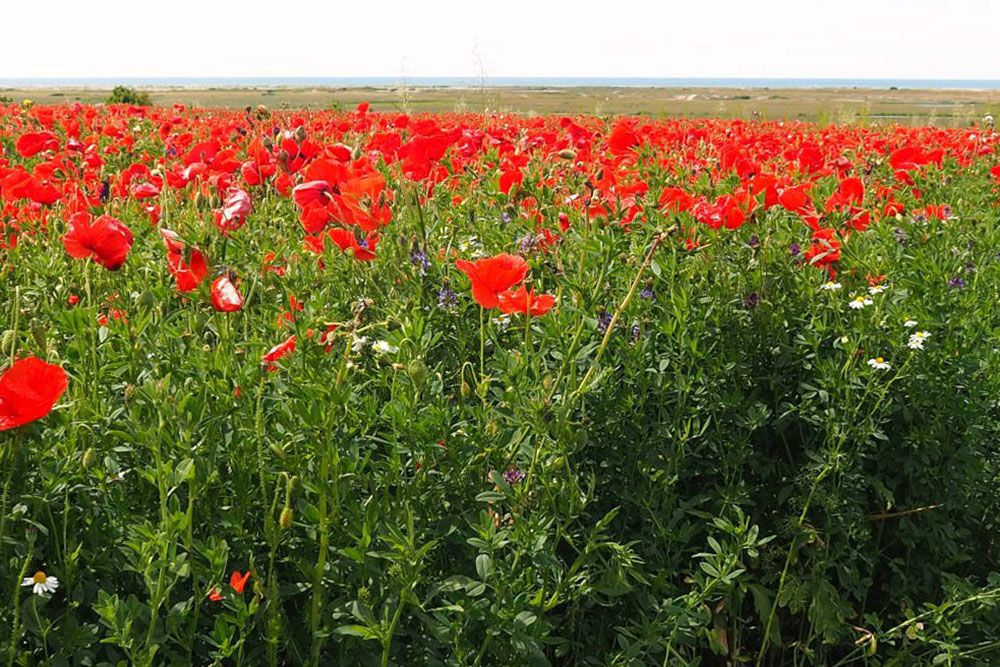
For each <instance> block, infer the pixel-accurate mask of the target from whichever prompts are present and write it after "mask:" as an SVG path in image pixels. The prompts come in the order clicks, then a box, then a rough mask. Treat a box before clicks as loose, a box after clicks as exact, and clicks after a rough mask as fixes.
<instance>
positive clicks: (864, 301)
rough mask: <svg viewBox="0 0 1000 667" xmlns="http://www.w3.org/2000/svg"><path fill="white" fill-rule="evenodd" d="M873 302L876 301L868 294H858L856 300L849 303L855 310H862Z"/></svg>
mask: <svg viewBox="0 0 1000 667" xmlns="http://www.w3.org/2000/svg"><path fill="white" fill-rule="evenodd" d="M873 303H875V302H874V301H872V300H871V299H869V298H868V297H866V296H856V297H854V300H853V301H851V302H850V303H849V304H847V305H848V306H850V307H851V308H852V309H853V310H861V309H862V308H864V307H865V306H870V305H872V304H873Z"/></svg>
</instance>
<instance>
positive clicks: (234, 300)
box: [211, 276, 243, 313]
mask: <svg viewBox="0 0 1000 667" xmlns="http://www.w3.org/2000/svg"><path fill="white" fill-rule="evenodd" d="M211 292H212V308H215V309H216V310H218V311H220V312H223V313H233V312H236V311H237V310H240V309H241V308H243V295H242V294H240V291H239V290H238V289H236V285H234V284H233V281H231V280H230V279H229V277H228V276H219V277H218V278H216V279H215V280H213V281H212V290H211Z"/></svg>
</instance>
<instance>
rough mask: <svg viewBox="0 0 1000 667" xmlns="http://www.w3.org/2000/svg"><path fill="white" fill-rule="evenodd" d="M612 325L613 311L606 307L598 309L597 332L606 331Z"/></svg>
mask: <svg viewBox="0 0 1000 667" xmlns="http://www.w3.org/2000/svg"><path fill="white" fill-rule="evenodd" d="M610 326H611V313H609V312H608V311H607V310H605V309H604V308H601V309H600V310H598V311H597V332H598V333H605V332H606V331H607V330H608V327H610Z"/></svg>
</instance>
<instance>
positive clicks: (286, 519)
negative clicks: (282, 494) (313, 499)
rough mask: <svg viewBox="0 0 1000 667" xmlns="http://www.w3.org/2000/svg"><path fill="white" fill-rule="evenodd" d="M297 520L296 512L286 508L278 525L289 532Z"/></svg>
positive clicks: (282, 511)
mask: <svg viewBox="0 0 1000 667" xmlns="http://www.w3.org/2000/svg"><path fill="white" fill-rule="evenodd" d="M294 520H295V512H294V511H292V508H291V507H287V506H286V507H285V508H284V509H282V510H281V517H280V518H279V519H278V525H279V526H281V529H282V530H288V529H289V528H290V527H291V525H292V521H294Z"/></svg>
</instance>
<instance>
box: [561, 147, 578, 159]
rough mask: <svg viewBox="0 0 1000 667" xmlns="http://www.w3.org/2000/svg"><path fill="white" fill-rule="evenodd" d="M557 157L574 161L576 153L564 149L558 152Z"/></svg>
mask: <svg viewBox="0 0 1000 667" xmlns="http://www.w3.org/2000/svg"><path fill="white" fill-rule="evenodd" d="M559 157H561V158H562V159H564V160H575V159H576V151H574V150H571V149H569V148H564V149H562V150H561V151H559Z"/></svg>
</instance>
